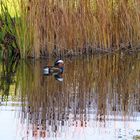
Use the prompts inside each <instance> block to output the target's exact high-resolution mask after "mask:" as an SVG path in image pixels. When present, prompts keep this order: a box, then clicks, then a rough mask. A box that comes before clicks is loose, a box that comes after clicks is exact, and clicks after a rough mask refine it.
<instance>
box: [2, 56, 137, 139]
mask: <svg viewBox="0 0 140 140" xmlns="http://www.w3.org/2000/svg"><path fill="white" fill-rule="evenodd" d="M52 62H53V60H51V61H49V64H52ZM46 64H47V62H46V61H37V62H34V61H28V62H23V61H20V62H19V64H16V63H13V64H12V63H10V62H9V63H8V62H3V63H1V65H0V139H1V140H93V139H95V140H103V139H105V140H136V139H138V136H140V55H123V54H121V55H119V54H117V55H111V56H107V55H105V56H94V57H85V58H76V59H66V60H65V72H64V74H63V82H61V81H58V80H56V78H55V77H54V76H44V75H43V74H42V70H43V67H44V66H45V65H46Z"/></svg>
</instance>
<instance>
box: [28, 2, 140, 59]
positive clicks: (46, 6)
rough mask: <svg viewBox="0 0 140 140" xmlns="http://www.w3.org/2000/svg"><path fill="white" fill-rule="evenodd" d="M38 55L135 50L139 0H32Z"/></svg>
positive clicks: (31, 18) (138, 34)
mask: <svg viewBox="0 0 140 140" xmlns="http://www.w3.org/2000/svg"><path fill="white" fill-rule="evenodd" d="M28 15H29V19H28V20H29V23H30V25H32V27H33V28H34V29H33V32H34V33H33V42H32V43H33V44H32V46H33V47H32V49H33V52H34V56H35V57H40V56H47V55H48V54H50V55H54V56H59V55H62V56H69V55H81V54H90V53H93V52H96V51H99V52H112V51H118V50H120V49H123V50H136V49H137V48H139V43H140V40H139V37H140V32H139V31H140V24H139V22H140V3H139V0H119V1H118V0H104V1H103V0H99V1H97V0H81V1H79V0H71V1H65V0H61V1H59V2H58V1H53V0H30V1H29V3H28Z"/></svg>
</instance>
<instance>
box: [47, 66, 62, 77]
mask: <svg viewBox="0 0 140 140" xmlns="http://www.w3.org/2000/svg"><path fill="white" fill-rule="evenodd" d="M62 73H63V69H61V68H57V67H53V66H48V67H45V68H44V74H46V75H58V74H62Z"/></svg>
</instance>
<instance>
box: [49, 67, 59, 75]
mask: <svg viewBox="0 0 140 140" xmlns="http://www.w3.org/2000/svg"><path fill="white" fill-rule="evenodd" d="M50 72H51V73H54V74H55V73H56V74H57V73H60V72H61V69H59V68H55V67H53V68H51V69H50Z"/></svg>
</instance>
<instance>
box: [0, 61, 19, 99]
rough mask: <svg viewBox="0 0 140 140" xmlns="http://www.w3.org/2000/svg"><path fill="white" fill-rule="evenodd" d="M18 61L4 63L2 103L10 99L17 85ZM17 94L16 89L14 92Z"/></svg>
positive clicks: (0, 77) (0, 86) (0, 78)
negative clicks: (11, 92)
mask: <svg viewBox="0 0 140 140" xmlns="http://www.w3.org/2000/svg"><path fill="white" fill-rule="evenodd" d="M17 64H18V61H9V60H7V61H3V63H2V65H0V66H1V71H0V93H1V96H2V101H5V100H7V99H8V96H9V93H10V91H11V87H12V86H13V85H14V86H15V85H16V81H15V74H16V69H17ZM12 90H13V89H12ZM14 94H16V89H15V91H14Z"/></svg>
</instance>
